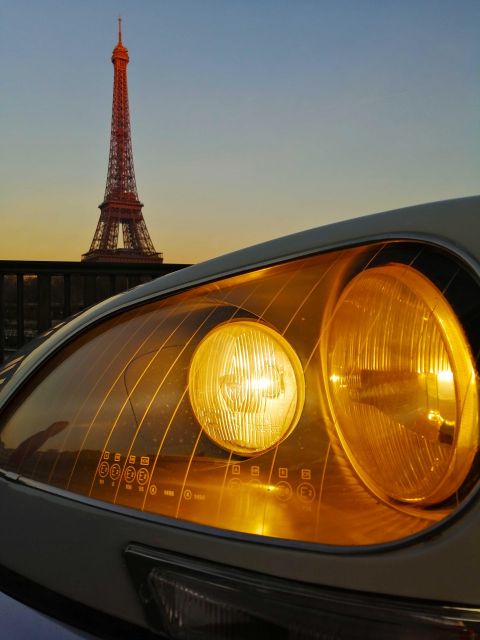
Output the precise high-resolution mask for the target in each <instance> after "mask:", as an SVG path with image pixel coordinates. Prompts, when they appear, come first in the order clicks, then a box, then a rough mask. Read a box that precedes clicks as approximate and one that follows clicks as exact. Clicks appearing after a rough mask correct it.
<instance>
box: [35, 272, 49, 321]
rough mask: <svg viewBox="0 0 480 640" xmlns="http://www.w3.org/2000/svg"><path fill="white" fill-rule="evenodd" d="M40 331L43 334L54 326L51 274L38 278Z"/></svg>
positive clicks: (41, 275)
mask: <svg viewBox="0 0 480 640" xmlns="http://www.w3.org/2000/svg"><path fill="white" fill-rule="evenodd" d="M37 314H38V315H37V318H38V330H39V332H40V333H41V332H42V331H46V330H47V329H50V327H51V324H52V289H51V278H50V274H48V275H45V274H40V275H39V276H38V308H37Z"/></svg>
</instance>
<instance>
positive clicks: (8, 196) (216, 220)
mask: <svg viewBox="0 0 480 640" xmlns="http://www.w3.org/2000/svg"><path fill="white" fill-rule="evenodd" d="M119 13H121V15H122V17H123V36H124V37H123V40H124V44H125V45H126V46H127V47H128V49H129V53H130V64H129V67H128V73H129V92H130V110H131V117H132V140H133V152H134V160H135V169H136V176H137V186H138V190H139V195H140V199H141V200H142V202H144V204H145V207H144V216H145V219H146V222H147V226H148V228H149V231H150V235H151V236H152V239H153V242H154V244H155V246H156V248H157V250H158V251H163V252H164V254H165V259H166V261H168V262H196V261H199V260H202V259H205V258H209V257H213V256H215V255H217V254H220V253H225V252H227V251H230V250H233V249H237V248H240V247H242V246H246V245H249V244H253V243H255V242H260V241H262V240H267V239H269V238H273V237H277V236H280V235H284V234H286V233H290V232H294V231H298V230H301V229H305V228H309V227H315V226H319V225H322V224H326V223H329V222H334V221H336V220H340V219H345V218H350V217H354V216H358V215H363V214H368V213H373V212H375V211H382V210H387V209H391V208H396V207H399V206H403V205H408V204H415V203H419V202H426V201H431V200H441V199H445V198H452V197H457V196H464V195H472V194H474V193H478V191H479V188H478V181H479V176H480V171H479V170H480V140H479V129H480V127H479V118H480V39H479V37H478V33H479V29H480V2H479V1H478V0H402V1H401V2H398V0H395V1H393V0H392V1H391V0H376V1H375V2H374V1H372V0H335V1H334V0H332V1H329V2H327V1H324V0H316V1H314V0H289V1H288V2H287V1H286V0H242V1H240V0H170V1H164V0H138V1H137V2H134V1H133V0H130V1H123V0H120V1H117V2H114V1H113V0H102V1H101V2H98V1H94V0H83V1H82V2H74V1H67V0H42V2H38V1H33V0H29V1H27V0H0V56H1V63H0V92H1V95H2V100H1V102H0V111H1V118H0V135H1V140H2V143H1V148H2V153H1V155H0V176H1V185H2V188H1V190H0V216H1V219H0V220H1V227H0V230H1V231H0V258H3V259H10V258H12V259H13V258H17V259H52V260H53V259H59V260H60V259H64V260H78V259H79V258H80V255H81V254H82V253H84V252H85V251H87V250H88V247H89V245H90V242H91V239H92V236H93V232H94V230H95V226H96V223H97V220H98V216H99V210H98V208H97V207H98V204H99V203H100V202H101V201H102V199H103V193H104V189H105V179H106V173H107V162H108V146H109V136H110V117H111V97H112V80H113V75H112V71H113V68H112V64H111V62H110V56H111V52H112V49H113V47H114V45H115V43H116V29H117V17H118V14H119Z"/></svg>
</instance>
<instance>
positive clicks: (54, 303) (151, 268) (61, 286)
mask: <svg viewBox="0 0 480 640" xmlns="http://www.w3.org/2000/svg"><path fill="white" fill-rule="evenodd" d="M187 266H188V265H186V264H166V263H159V264H155V263H150V264H149V263H144V264H141V263H138V264H129V263H120V264H119V263H98V262H91V263H89V262H44V261H35V262H29V261H18V260H0V301H1V304H0V363H1V362H3V360H4V359H5V358H6V357H8V356H10V355H11V354H12V353H14V352H15V351H16V350H17V349H19V348H20V347H21V346H23V345H24V344H25V343H26V342H28V340H31V339H32V338H34V337H35V336H36V335H37V334H39V333H41V332H42V331H46V330H47V329H49V328H50V327H53V326H55V325H56V324H58V323H59V322H62V321H63V320H64V319H65V318H68V317H69V316H71V315H72V314H75V313H77V312H78V311H81V310H82V309H85V308H86V307H89V306H91V305H92V304H95V303H96V302H100V300H104V299H105V298H108V297H110V296H112V295H114V294H115V293H119V292H121V291H125V290H126V289H130V288H131V287H134V286H136V285H138V284H141V283H143V282H148V281H149V280H153V279H154V278H158V277H159V276H163V275H165V274H167V273H171V272H172V271H177V270H178V269H182V268H184V267H187Z"/></svg>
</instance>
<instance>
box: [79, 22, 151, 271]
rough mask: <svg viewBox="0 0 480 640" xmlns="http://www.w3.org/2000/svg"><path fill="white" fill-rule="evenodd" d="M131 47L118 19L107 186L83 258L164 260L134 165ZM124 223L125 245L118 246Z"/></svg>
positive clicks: (96, 259) (137, 260) (89, 259)
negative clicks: (145, 215) (146, 214)
mask: <svg viewBox="0 0 480 640" xmlns="http://www.w3.org/2000/svg"><path fill="white" fill-rule="evenodd" d="M128 61H129V57H128V49H126V47H124V46H123V44H122V19H121V18H119V19H118V43H117V46H116V47H115V49H114V50H113V53H112V62H113V70H114V76H113V104H112V131H111V136H110V157H109V160H108V175H107V186H106V188H105V197H104V200H103V202H102V204H101V205H100V206H99V208H100V212H101V213H100V219H99V221H98V224H97V229H96V231H95V235H94V236H93V240H92V244H91V245H90V249H89V251H88V252H87V253H85V254H84V255H83V256H82V260H83V261H90V262H91V261H96V262H156V263H158V262H163V257H162V254H161V253H157V252H156V251H155V247H154V246H153V242H152V241H151V239H150V235H149V233H148V230H147V226H146V224H145V220H144V219H143V214H142V207H143V204H142V203H141V202H140V200H139V199H138V192H137V185H136V182H135V171H134V168H133V153H132V140H131V135H130V113H129V108H128V86H127V64H128ZM120 225H121V226H122V238H123V247H121V246H120V247H119V246H118V232H119V227H120Z"/></svg>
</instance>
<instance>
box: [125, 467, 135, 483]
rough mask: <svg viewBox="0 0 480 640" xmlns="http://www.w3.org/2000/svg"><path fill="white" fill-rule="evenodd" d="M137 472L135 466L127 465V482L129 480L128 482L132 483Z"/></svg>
mask: <svg viewBox="0 0 480 640" xmlns="http://www.w3.org/2000/svg"><path fill="white" fill-rule="evenodd" d="M135 473H136V471H135V469H134V467H127V468H126V469H125V473H124V477H125V482H128V484H131V483H132V482H133V481H134V480H135Z"/></svg>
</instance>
